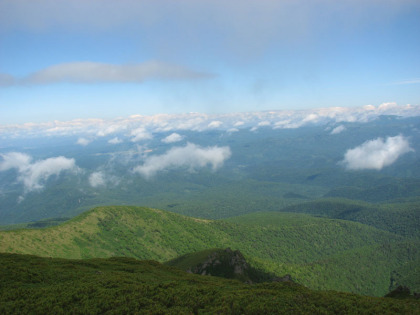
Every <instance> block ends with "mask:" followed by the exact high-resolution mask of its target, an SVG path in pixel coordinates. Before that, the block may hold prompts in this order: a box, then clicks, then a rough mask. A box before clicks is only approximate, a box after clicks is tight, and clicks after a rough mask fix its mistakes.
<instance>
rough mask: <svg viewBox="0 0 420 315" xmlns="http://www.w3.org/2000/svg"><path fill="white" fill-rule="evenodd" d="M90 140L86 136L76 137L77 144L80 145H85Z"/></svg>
mask: <svg viewBox="0 0 420 315" xmlns="http://www.w3.org/2000/svg"><path fill="white" fill-rule="evenodd" d="M90 142H91V140H89V139H86V138H79V139H77V142H76V143H77V144H80V145H81V146H84V147H85V146H87V145H88V144H89V143H90Z"/></svg>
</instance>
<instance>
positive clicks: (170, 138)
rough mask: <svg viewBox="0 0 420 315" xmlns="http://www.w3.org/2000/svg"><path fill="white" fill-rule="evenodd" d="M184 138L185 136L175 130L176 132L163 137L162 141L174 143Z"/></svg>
mask: <svg viewBox="0 0 420 315" xmlns="http://www.w3.org/2000/svg"><path fill="white" fill-rule="evenodd" d="M182 139H184V137H183V136H181V135H180V134H178V133H176V132H174V133H172V134H170V135H169V136H167V137H165V138H163V139H162V142H164V143H174V142H179V141H181V140H182Z"/></svg>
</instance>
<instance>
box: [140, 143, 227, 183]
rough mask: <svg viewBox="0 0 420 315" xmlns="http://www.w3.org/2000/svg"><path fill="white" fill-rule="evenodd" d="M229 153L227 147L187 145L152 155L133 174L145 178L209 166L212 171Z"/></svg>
mask: <svg viewBox="0 0 420 315" xmlns="http://www.w3.org/2000/svg"><path fill="white" fill-rule="evenodd" d="M230 156H231V151H230V148H229V147H217V146H214V147H206V148H203V147H200V146H198V145H195V144H193V143H188V144H187V145H186V146H185V147H175V148H172V149H170V150H169V151H167V152H166V153H164V154H162V155H154V156H150V157H148V158H146V160H145V161H144V163H143V165H140V166H137V167H136V168H134V172H136V173H139V174H141V175H142V176H144V177H145V178H150V177H152V176H154V175H155V174H156V173H157V172H160V171H163V170H166V169H174V168H181V167H188V169H189V170H190V171H192V170H194V169H197V168H202V167H206V166H208V165H209V166H211V168H212V169H213V170H217V169H218V168H220V167H221V166H222V165H223V163H224V162H225V161H226V160H227V159H229V158H230Z"/></svg>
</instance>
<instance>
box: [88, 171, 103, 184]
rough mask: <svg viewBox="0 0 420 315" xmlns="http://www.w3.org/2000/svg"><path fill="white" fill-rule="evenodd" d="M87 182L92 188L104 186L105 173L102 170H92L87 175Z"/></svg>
mask: <svg viewBox="0 0 420 315" xmlns="http://www.w3.org/2000/svg"><path fill="white" fill-rule="evenodd" d="M89 184H90V185H91V186H92V187H94V188H96V187H99V186H105V184H106V180H105V174H104V173H103V172H93V173H92V174H90V176H89Z"/></svg>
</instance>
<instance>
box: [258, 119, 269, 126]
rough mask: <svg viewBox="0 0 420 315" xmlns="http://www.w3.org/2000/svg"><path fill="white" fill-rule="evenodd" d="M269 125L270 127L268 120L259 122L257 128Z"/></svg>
mask: <svg viewBox="0 0 420 315" xmlns="http://www.w3.org/2000/svg"><path fill="white" fill-rule="evenodd" d="M270 125H271V122H269V121H268V120H264V121H260V122H259V123H258V126H259V127H266V126H270Z"/></svg>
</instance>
